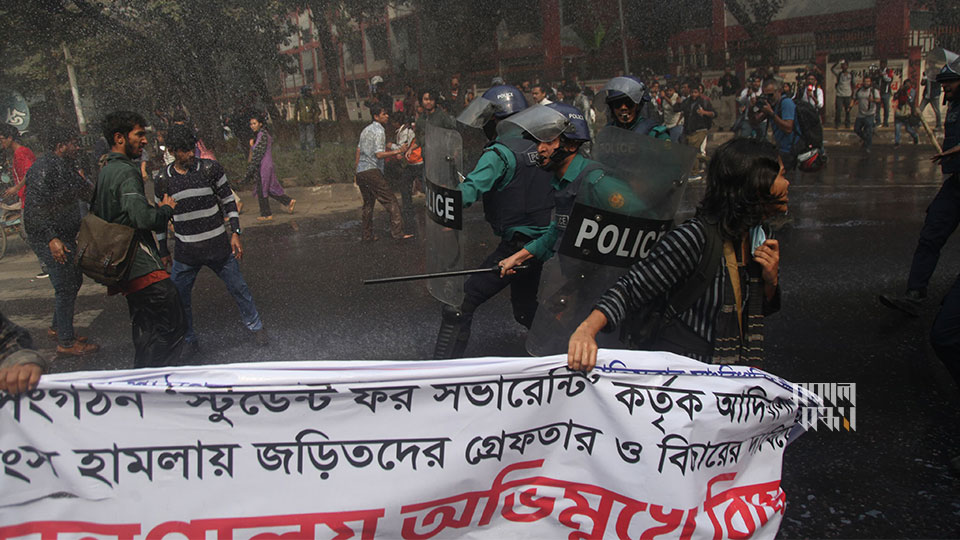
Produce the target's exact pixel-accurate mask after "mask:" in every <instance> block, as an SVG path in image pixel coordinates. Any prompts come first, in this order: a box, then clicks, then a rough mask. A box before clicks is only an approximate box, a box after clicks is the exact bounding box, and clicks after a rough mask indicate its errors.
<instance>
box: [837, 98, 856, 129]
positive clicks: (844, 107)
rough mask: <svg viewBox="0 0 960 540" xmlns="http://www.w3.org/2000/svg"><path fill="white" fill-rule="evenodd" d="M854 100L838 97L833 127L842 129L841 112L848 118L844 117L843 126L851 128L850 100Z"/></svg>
mask: <svg viewBox="0 0 960 540" xmlns="http://www.w3.org/2000/svg"><path fill="white" fill-rule="evenodd" d="M851 99H853V98H852V97H851V96H837V100H836V102H835V103H834V118H833V125H834V126H835V127H840V112H841V111H843V113H844V114H846V116H845V117H844V121H843V125H844V126H846V127H848V128H849V127H850V100H851Z"/></svg>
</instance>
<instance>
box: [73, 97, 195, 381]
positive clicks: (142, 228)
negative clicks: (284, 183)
mask: <svg viewBox="0 0 960 540" xmlns="http://www.w3.org/2000/svg"><path fill="white" fill-rule="evenodd" d="M145 123H146V121H145V120H144V119H143V117H142V116H140V115H139V114H137V113H134V112H129V111H116V112H112V113H110V114H108V115H107V117H106V119H104V122H103V135H104V137H106V139H107V142H109V143H110V145H111V147H110V153H109V154H107V162H106V164H105V165H104V166H103V168H102V169H100V176H99V179H98V181H97V188H96V193H95V194H94V198H93V205H92V207H91V208H90V211H91V212H93V213H94V214H95V215H96V216H98V217H99V218H101V219H103V220H104V221H108V222H110V223H118V224H120V225H126V226H128V227H133V228H134V229H136V234H135V236H134V238H135V239H136V241H137V243H138V245H137V250H136V253H135V255H134V258H133V261H132V263H131V268H130V273H129V274H128V276H127V280H126V281H124V282H122V283H121V284H120V285H119V286H117V287H111V288H110V290H109V294H116V293H121V294H123V295H124V296H125V297H126V298H127V305H128V306H129V308H130V319H131V323H132V325H133V345H134V348H135V349H136V356H135V357H134V363H133V365H134V367H136V368H141V367H158V366H167V365H171V364H173V363H175V362H176V361H177V359H179V358H180V350H181V349H182V348H183V336H184V333H185V332H186V329H187V325H186V317H185V316H184V313H183V306H182V305H181V304H180V296H179V295H178V294H177V288H176V287H175V286H174V284H173V282H172V281H170V274H169V273H168V272H167V270H166V268H165V267H164V265H163V263H162V262H161V260H160V254H159V252H158V250H157V243H156V241H154V239H153V235H152V234H151V233H152V232H153V231H156V232H161V231H166V229H167V222H169V221H170V217H171V216H172V215H173V209H174V207H176V205H177V203H176V201H175V200H174V199H173V198H172V197H170V196H169V195H165V196H164V197H163V199H162V200H161V201H159V203H158V204H157V206H155V207H154V206H150V204H149V203H147V198H146V196H145V195H144V190H143V182H142V181H141V178H140V168H139V166H138V164H137V163H134V162H133V160H134V159H136V158H138V157H140V153H141V152H142V150H143V147H144V146H145V145H146V144H147V135H146V130H145V129H144V127H143V126H144V124H145Z"/></svg>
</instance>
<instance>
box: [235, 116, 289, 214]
mask: <svg viewBox="0 0 960 540" xmlns="http://www.w3.org/2000/svg"><path fill="white" fill-rule="evenodd" d="M250 129H251V130H252V131H253V134H254V136H255V137H256V138H255V139H254V141H253V148H252V150H251V153H250V163H249V164H248V165H247V176H246V179H247V180H248V181H249V180H253V182H254V193H255V194H256V196H257V201H258V202H259V203H260V217H258V218H257V221H270V220H272V219H273V213H272V212H271V211H270V199H269V197H273V198H274V199H275V200H276V201H277V202H279V203H280V204H282V205H284V206H286V207H287V212H288V213H291V214H292V213H293V208H294V206H296V204H297V200H296V199H291V198H290V197H288V196H287V194H286V193H284V191H283V186H281V185H280V181H279V180H278V179H277V170H276V168H275V167H274V165H273V137H272V136H270V133H269V132H268V131H267V126H266V125H264V121H263V116H262V115H259V114H257V115H256V116H254V117H253V118H251V119H250Z"/></svg>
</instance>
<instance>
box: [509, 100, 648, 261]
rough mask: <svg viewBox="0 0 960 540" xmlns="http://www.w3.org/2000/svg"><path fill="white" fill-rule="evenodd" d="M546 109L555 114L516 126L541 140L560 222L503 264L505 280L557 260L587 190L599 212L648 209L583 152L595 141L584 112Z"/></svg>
mask: <svg viewBox="0 0 960 540" xmlns="http://www.w3.org/2000/svg"><path fill="white" fill-rule="evenodd" d="M546 107H547V108H548V109H551V111H550V113H546V111H543V114H539V115H537V116H536V117H534V111H532V110H531V111H529V113H527V114H526V116H528V118H524V119H523V121H521V119H520V118H518V119H517V120H516V122H517V124H518V126H519V127H521V128H523V129H524V130H525V132H526V134H527V135H529V136H532V137H533V138H535V139H537V140H538V141H539V144H538V145H537V152H538V161H539V164H540V167H541V168H543V169H544V170H547V171H550V172H551V173H552V174H551V177H552V180H551V181H552V184H553V188H554V190H555V192H554V200H555V204H556V208H555V217H554V219H553V221H552V222H551V223H550V228H549V229H548V230H547V231H546V233H544V234H543V235H542V236H540V237H539V238H537V239H534V240H532V241H531V242H528V243H527V244H526V245H524V246H523V248H522V249H520V250H518V251H517V252H516V253H514V254H513V255H511V256H510V257H509V258H507V259H505V260H503V261H501V262H500V268H501V271H500V273H501V275H503V276H509V275H513V273H514V272H515V270H513V267H515V266H517V265H519V264H523V263H525V262H527V261H529V260H531V259H534V260H536V261H537V262H540V263H542V262H543V261H545V260H547V259H549V258H550V257H551V256H553V254H554V253H555V252H556V250H557V248H558V247H559V244H560V239H561V238H562V237H563V233H564V231H565V230H566V227H567V223H568V221H569V218H570V214H571V212H572V211H573V203H574V200H575V199H576V198H577V195H578V194H579V193H580V192H581V191H583V190H584V189H585V188H586V189H589V190H590V191H589V194H590V195H591V197H590V198H589V200H588V202H589V203H590V204H591V205H593V206H596V207H598V208H603V207H609V206H610V205H611V204H614V205H615V206H616V208H617V211H618V212H621V213H623V214H636V213H637V212H638V210H639V208H638V205H640V204H642V203H641V202H640V201H639V200H637V199H636V198H635V197H633V195H632V191H631V190H630V188H629V186H626V185H625V184H624V183H623V182H622V181H621V180H619V179H617V178H614V177H612V176H609V175H606V174H605V173H604V171H603V170H602V169H601V168H600V164H599V163H597V162H595V161H592V160H590V159H587V158H586V157H584V156H583V155H582V154H581V153H580V152H579V150H580V147H581V146H582V145H583V144H584V143H586V142H589V141H590V131H589V128H588V127H587V122H586V120H585V119H584V117H583V114H582V113H581V112H580V110H579V109H577V108H576V107H572V106H570V105H566V104H563V103H551V104H550V105H547V106H546Z"/></svg>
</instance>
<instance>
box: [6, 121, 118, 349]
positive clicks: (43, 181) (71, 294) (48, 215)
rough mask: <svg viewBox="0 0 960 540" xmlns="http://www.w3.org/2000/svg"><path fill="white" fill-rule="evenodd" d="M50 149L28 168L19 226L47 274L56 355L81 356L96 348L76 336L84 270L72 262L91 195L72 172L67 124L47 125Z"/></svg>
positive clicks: (73, 137)
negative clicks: (82, 205)
mask: <svg viewBox="0 0 960 540" xmlns="http://www.w3.org/2000/svg"><path fill="white" fill-rule="evenodd" d="M44 142H45V146H46V147H47V148H49V149H50V151H49V152H47V153H45V154H43V155H42V156H40V159H38V160H37V161H36V162H35V163H34V164H33V166H32V167H31V168H30V170H29V171H28V172H27V182H26V201H27V204H26V206H25V207H24V208H25V210H24V213H23V227H24V230H25V231H26V233H27V242H28V243H29V244H30V247H31V248H32V249H33V252H34V253H36V255H37V258H38V259H40V261H41V262H42V263H43V265H44V266H45V267H46V268H47V271H48V272H49V274H50V283H51V284H52V285H53V290H54V305H55V308H54V311H53V324H52V325H51V326H50V329H49V330H48V331H47V333H48V334H49V336H50V337H52V338H55V339H56V340H57V343H58V344H57V354H58V355H61V356H83V355H85V354H91V353H95V352H97V351H98V350H99V349H100V347H99V345H96V344H94V343H91V342H88V340H87V338H85V337H83V336H78V335H75V333H74V328H73V315H74V308H75V305H76V301H77V293H78V292H79V291H80V286H81V284H82V283H83V274H82V273H81V271H80V267H79V266H77V264H76V261H75V256H76V254H77V233H79V232H80V218H81V216H80V204H79V202H81V201H89V200H90V199H91V196H92V194H93V193H92V190H91V186H90V184H89V183H88V182H87V181H86V180H84V179H83V177H81V176H80V173H79V172H77V164H76V161H75V159H76V157H77V154H78V152H79V147H78V145H77V134H76V133H75V132H74V131H73V130H71V129H69V128H66V127H61V126H50V127H49V128H48V131H47V133H45V136H44Z"/></svg>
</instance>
